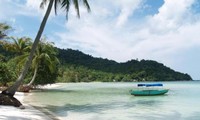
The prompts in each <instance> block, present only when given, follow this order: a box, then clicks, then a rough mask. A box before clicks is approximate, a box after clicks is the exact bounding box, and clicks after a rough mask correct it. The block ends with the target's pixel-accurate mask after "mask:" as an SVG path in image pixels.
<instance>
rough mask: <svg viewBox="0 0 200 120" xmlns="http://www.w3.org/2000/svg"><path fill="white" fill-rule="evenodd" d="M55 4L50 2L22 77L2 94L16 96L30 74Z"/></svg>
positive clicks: (51, 0) (52, 0)
mask: <svg viewBox="0 0 200 120" xmlns="http://www.w3.org/2000/svg"><path fill="white" fill-rule="evenodd" d="M53 2H54V0H50V2H49V5H48V8H47V11H46V14H45V16H44V18H43V20H42V23H41V25H40V28H39V31H38V33H37V36H36V37H35V40H34V43H33V45H32V48H31V52H30V55H29V57H28V60H27V61H26V63H25V65H24V69H23V70H22V72H21V74H20V76H19V77H18V79H17V80H16V82H15V83H14V84H13V85H12V86H11V87H9V88H7V89H6V90H4V91H2V94H5V95H9V96H14V95H15V92H16V91H17V89H18V88H19V86H20V85H21V83H22V82H23V80H24V77H25V76H26V74H27V72H28V69H29V67H30V65H31V62H32V59H33V55H34V53H35V50H36V47H37V45H38V43H39V41H40V38H41V35H42V33H43V30H44V27H45V25H46V22H47V19H48V17H49V15H50V12H51V9H52V6H53Z"/></svg>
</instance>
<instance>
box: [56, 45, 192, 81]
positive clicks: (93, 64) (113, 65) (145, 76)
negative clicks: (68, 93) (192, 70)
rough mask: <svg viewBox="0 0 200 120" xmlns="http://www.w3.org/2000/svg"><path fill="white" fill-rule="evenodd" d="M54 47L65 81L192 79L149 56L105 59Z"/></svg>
mask: <svg viewBox="0 0 200 120" xmlns="http://www.w3.org/2000/svg"><path fill="white" fill-rule="evenodd" d="M57 49H58V51H59V55H58V58H59V59H60V61H61V64H62V65H64V68H62V71H64V72H62V75H63V76H62V80H63V81H65V82H82V81H83V82H90V81H177V80H192V78H191V77H190V76H189V75H188V74H183V73H180V72H176V71H174V70H172V69H170V68H169V67H166V66H164V65H163V64H161V63H158V62H156V61H152V60H141V61H138V60H131V61H128V62H125V63H117V62H115V61H112V60H108V59H102V58H94V57H92V56H90V55H86V54H84V53H82V52H80V51H77V50H72V49H67V50H65V49H59V48H57ZM62 80H60V79H59V81H62Z"/></svg>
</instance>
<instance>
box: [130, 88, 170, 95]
mask: <svg viewBox="0 0 200 120" xmlns="http://www.w3.org/2000/svg"><path fill="white" fill-rule="evenodd" d="M168 91H169V90H168V89H162V90H131V91H130V93H131V95H135V96H154V95H164V94H165V93H167V92H168Z"/></svg>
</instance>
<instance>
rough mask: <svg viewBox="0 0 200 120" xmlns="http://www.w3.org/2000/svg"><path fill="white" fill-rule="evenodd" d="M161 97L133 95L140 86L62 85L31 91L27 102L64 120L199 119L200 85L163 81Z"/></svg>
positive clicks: (199, 83)
mask: <svg viewBox="0 0 200 120" xmlns="http://www.w3.org/2000/svg"><path fill="white" fill-rule="evenodd" d="M161 83H163V84H164V87H165V88H169V89H170V90H169V92H168V93H167V94H166V95H162V96H137V97H136V96H133V95H130V94H129V90H130V89H131V88H132V87H133V86H135V85H136V84H137V83H63V84H60V86H59V87H57V88H54V89H49V90H44V91H40V92H32V93H31V94H29V95H28V96H26V97H25V102H27V103H28V104H31V105H33V106H38V107H42V108H43V109H47V110H49V111H51V112H52V113H54V115H56V116H57V117H58V118H60V119H61V120H200V82H199V81H190V82H161Z"/></svg>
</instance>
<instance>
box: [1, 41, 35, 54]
mask: <svg viewBox="0 0 200 120" xmlns="http://www.w3.org/2000/svg"><path fill="white" fill-rule="evenodd" d="M10 38H11V39H12V41H11V42H9V41H4V44H2V46H3V48H4V49H5V50H7V51H10V52H14V53H16V54H17V55H23V54H25V53H28V52H30V49H31V44H32V43H31V38H27V37H22V38H14V37H10Z"/></svg>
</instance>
